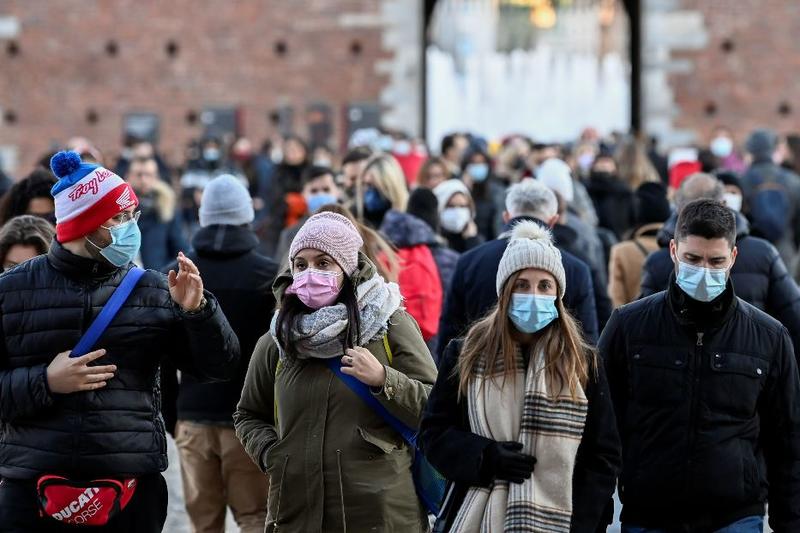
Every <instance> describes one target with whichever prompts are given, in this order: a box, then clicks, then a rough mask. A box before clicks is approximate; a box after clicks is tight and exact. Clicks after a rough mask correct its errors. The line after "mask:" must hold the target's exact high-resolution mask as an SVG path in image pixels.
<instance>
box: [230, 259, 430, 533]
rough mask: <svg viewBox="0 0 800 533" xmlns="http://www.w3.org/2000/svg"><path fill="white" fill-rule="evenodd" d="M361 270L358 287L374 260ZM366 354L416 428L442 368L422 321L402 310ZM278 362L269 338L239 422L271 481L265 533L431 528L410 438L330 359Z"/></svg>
mask: <svg viewBox="0 0 800 533" xmlns="http://www.w3.org/2000/svg"><path fill="white" fill-rule="evenodd" d="M360 266H361V269H360V271H359V272H358V273H357V274H356V278H355V279H354V281H356V283H358V280H360V279H365V278H366V277H368V276H371V275H372V272H374V266H373V265H372V264H371V263H369V261H361V262H360ZM282 278H283V279H282ZM287 284H288V283H287V280H286V274H284V275H283V276H281V277H279V278H278V280H277V281H276V293H277V295H278V296H282V293H283V290H284V289H285V287H286V285H287ZM279 301H280V300H279ZM385 341H386V342H388V346H389V350H390V351H391V363H390V361H389V359H390V355H389V353H388V352H387V349H386V346H385ZM366 348H367V349H368V350H369V351H370V352H372V354H373V355H374V356H375V357H376V358H377V359H378V360H379V361H380V362H381V363H383V364H384V365H385V367H386V383H385V385H384V389H383V392H382V393H381V394H380V395H378V398H379V400H380V401H381V403H382V404H383V405H384V406H386V408H387V409H388V410H389V411H390V412H391V413H392V414H394V415H395V416H397V417H398V418H399V419H400V420H402V421H403V422H404V423H406V424H408V425H409V426H411V427H413V428H418V427H419V422H420V419H421V417H422V410H423V408H424V407H425V403H426V402H427V398H428V393H429V392H430V390H431V387H432V385H433V383H434V381H435V380H436V367H435V365H434V363H433V359H432V358H431V355H430V352H429V351H428V348H427V346H426V345H425V341H424V340H423V339H422V335H421V333H420V330H419V327H418V326H417V323H416V322H415V321H414V319H413V318H412V317H411V315H409V314H408V313H406V312H405V311H403V310H398V311H396V312H395V313H394V314H393V315H392V316H391V318H390V320H389V330H388V334H387V336H386V338H385V339H384V338H381V339H377V340H376V341H374V342H371V343H369V344H367V346H366ZM278 359H279V357H278V347H277V345H276V344H275V342H274V340H273V339H272V337H271V336H270V335H269V334H267V335H265V336H263V337H262V338H261V339H260V340H259V342H258V344H257V345H256V348H255V351H254V353H253V357H252V359H251V361H250V367H249V369H248V371H247V377H246V379H245V384H244V389H243V390H242V397H241V400H240V401H239V405H238V408H237V411H236V414H235V415H234V421H235V425H236V434H237V436H238V437H239V439H240V440H241V441H242V444H243V445H244V447H245V449H246V450H247V453H248V454H249V455H250V457H251V458H252V459H253V461H254V462H255V463H256V464H257V465H258V466H259V468H261V470H263V471H264V472H266V473H267V474H268V475H269V477H270V491H269V503H268V506H267V511H268V514H267V531H291V532H295V531H297V532H323V531H324V532H326V533H327V532H335V531H345V530H346V531H349V532H350V533H361V532H372V531H374V532H393V531H396V532H414V531H417V532H419V531H427V530H428V519H427V515H426V512H425V510H424V509H423V507H422V506H421V505H420V503H419V500H418V498H417V496H416V492H415V489H414V482H413V480H412V477H411V462H412V459H413V453H412V450H411V449H410V448H409V447H408V445H407V444H406V443H405V442H404V441H403V439H402V437H401V436H400V435H399V434H397V433H396V432H395V431H394V430H393V429H392V428H391V427H389V426H388V425H387V424H386V423H385V422H384V421H383V419H382V418H381V417H380V416H378V415H377V414H375V412H374V411H373V410H372V409H370V408H369V407H367V405H366V404H364V403H363V401H362V400H361V399H360V398H359V397H358V396H356V395H355V394H354V393H353V392H352V391H351V390H350V389H348V388H347V386H346V385H344V383H342V382H341V380H340V379H339V378H337V377H336V376H335V375H334V374H333V373H332V372H331V371H330V369H328V367H327V365H326V363H325V361H324V360H299V361H296V362H294V363H291V364H287V365H283V364H281V365H280V366H278ZM276 414H277V420H276Z"/></svg>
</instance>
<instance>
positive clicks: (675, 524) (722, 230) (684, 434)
mask: <svg viewBox="0 0 800 533" xmlns="http://www.w3.org/2000/svg"><path fill="white" fill-rule="evenodd" d="M669 249H670V255H671V257H672V261H673V264H674V272H673V274H672V277H671V280H670V283H669V286H668V288H667V290H666V291H662V292H659V293H656V294H654V295H652V296H649V297H647V298H644V299H642V300H639V301H637V302H634V303H632V304H629V305H626V306H623V307H621V308H619V309H617V310H616V311H614V313H613V314H612V316H611V319H610V320H609V322H608V325H607V326H606V329H605V330H604V331H603V334H602V336H601V337H600V343H599V351H600V354H601V356H602V358H603V360H604V363H605V365H606V371H607V375H608V381H609V385H610V388H611V396H612V399H613V401H614V407H615V411H616V415H617V423H618V424H619V432H620V435H621V437H622V442H623V443H624V444H623V455H624V457H625V463H624V465H623V470H622V474H621V477H620V495H621V500H622V503H623V508H622V531H623V532H624V533H661V532H671V531H708V532H718V533H761V531H762V530H763V526H764V524H763V522H764V513H765V506H766V503H767V502H769V522H770V526H771V527H772V529H773V530H774V531H800V402H798V398H800V377H798V371H797V364H796V362H795V352H794V349H793V347H792V341H791V339H790V337H789V334H788V332H787V330H786V328H784V327H783V326H782V325H781V324H780V323H779V322H778V321H777V320H775V319H773V318H772V317H770V316H768V315H767V314H766V313H764V312H762V311H759V310H758V309H756V308H755V307H753V306H752V305H750V304H748V303H747V302H745V301H744V300H742V299H740V298H738V297H737V296H736V293H735V292H734V286H733V283H732V282H731V280H730V271H731V267H732V266H733V265H734V263H735V262H736V256H737V253H738V250H737V248H736V217H735V214H734V212H733V211H732V210H731V209H729V208H728V207H726V206H725V205H724V204H723V203H721V202H718V201H715V200H709V199H701V200H695V201H693V202H690V203H688V204H686V205H685V206H684V207H683V209H682V210H681V212H680V214H679V215H678V219H677V222H676V225H675V235H674V238H673V239H672V241H671V242H670V247H669Z"/></svg>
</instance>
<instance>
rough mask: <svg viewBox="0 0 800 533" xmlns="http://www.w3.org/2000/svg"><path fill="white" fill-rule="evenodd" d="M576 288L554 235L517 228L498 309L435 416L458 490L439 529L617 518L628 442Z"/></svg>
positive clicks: (436, 399)
mask: <svg viewBox="0 0 800 533" xmlns="http://www.w3.org/2000/svg"><path fill="white" fill-rule="evenodd" d="M565 283H566V282H565V275H564V267H563V266H562V264H561V254H560V253H559V251H558V249H557V248H556V247H555V246H554V245H553V242H552V238H551V236H550V233H549V232H548V231H547V230H546V229H543V228H541V227H540V226H539V225H538V224H536V223H533V222H521V223H519V224H517V225H516V226H515V227H514V230H513V233H512V237H511V241H510V242H509V244H508V248H506V251H505V253H504V254H503V258H502V260H501V261H500V265H499V267H498V269H497V294H498V304H497V306H496V307H495V308H494V309H493V310H492V311H490V312H489V314H488V315H487V316H486V317H484V318H483V319H481V320H480V321H478V322H476V323H475V324H474V325H473V326H472V327H471V329H470V330H469V332H468V333H467V335H466V337H465V338H464V339H459V340H454V341H453V342H451V343H450V345H449V346H448V347H447V349H446V350H445V353H444V357H443V360H442V362H441V365H440V368H439V378H438V380H437V382H436V384H435V385H434V388H433V391H431V394H430V396H429V399H428V405H427V407H426V410H425V415H424V417H423V421H422V426H421V434H420V438H421V443H422V448H423V450H424V452H425V455H426V457H427V458H428V460H429V461H430V462H431V463H432V464H433V465H434V466H436V467H437V468H438V469H439V471H440V472H441V473H442V474H443V475H444V476H445V477H446V478H447V479H449V480H451V482H452V484H451V489H450V492H449V495H448V499H447V501H446V504H445V510H444V512H443V513H442V514H440V517H439V522H438V523H437V531H452V532H470V533H471V532H487V533H488V532H492V533H494V532H500V531H505V532H511V531H515V532H516V531H533V532H540V531H541V532H547V533H557V532H561V531H563V532H570V531H572V532H594V531H595V530H596V529H597V527H598V526H599V525H602V524H605V523H607V522H604V520H610V516H609V515H606V512H607V510H608V511H610V507H608V503H609V501H610V498H611V495H612V494H613V492H614V487H615V484H616V477H617V473H618V471H619V467H620V463H621V457H620V442H619V435H618V433H617V427H616V421H615V418H614V411H613V407H612V405H611V400H610V397H609V394H608V383H607V381H606V378H605V375H604V373H603V366H602V365H601V364H598V362H597V359H596V355H595V353H594V351H593V349H592V348H591V347H590V346H588V345H587V344H586V342H585V341H584V339H583V336H582V334H581V331H580V327H579V326H578V324H577V323H576V321H575V319H573V318H572V316H570V314H569V313H568V311H567V310H566V308H565V307H564V304H563V302H562V298H563V296H564V290H565Z"/></svg>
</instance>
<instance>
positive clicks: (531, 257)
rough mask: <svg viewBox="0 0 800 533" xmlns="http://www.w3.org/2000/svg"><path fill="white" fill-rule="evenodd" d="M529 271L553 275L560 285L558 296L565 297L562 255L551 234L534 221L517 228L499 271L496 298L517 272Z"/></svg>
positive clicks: (513, 231)
mask: <svg viewBox="0 0 800 533" xmlns="http://www.w3.org/2000/svg"><path fill="white" fill-rule="evenodd" d="M526 268H539V269H542V270H545V271H547V272H550V273H551V274H552V275H553V277H555V278H556V282H558V296H559V298H563V297H564V291H565V290H566V288H567V278H566V274H564V265H563V264H562V263H561V252H560V251H559V250H558V248H556V247H555V245H554V244H553V237H552V235H551V234H550V230H548V229H546V228H544V227H542V226H541V225H540V224H538V223H536V222H533V221H531V220H525V221H522V222H520V223H518V224H516V225H514V229H513V230H512V231H511V240H510V241H509V242H508V246H507V247H506V251H505V252H503V258H502V259H500V264H499V265H498V267H497V295H498V296H500V293H501V292H502V291H503V285H505V283H506V281H507V280H508V278H510V277H511V275H512V274H514V272H519V271H520V270H525V269H526Z"/></svg>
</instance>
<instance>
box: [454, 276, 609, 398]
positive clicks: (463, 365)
mask: <svg viewBox="0 0 800 533" xmlns="http://www.w3.org/2000/svg"><path fill="white" fill-rule="evenodd" d="M518 277H519V272H517V273H515V274H513V275H512V276H510V277H509V279H508V280H507V281H506V284H505V285H504V286H503V291H502V293H501V294H500V298H499V300H498V303H497V305H496V306H495V307H494V308H492V309H491V310H490V311H489V312H488V313H487V314H486V316H484V317H483V318H482V319H480V320H479V321H478V322H476V323H475V324H474V325H473V326H472V327H471V328H470V329H469V331H468V332H467V335H466V337H465V339H464V345H463V348H462V350H461V357H460V358H459V364H458V367H457V370H456V371H457V372H458V376H459V382H458V392H459V396H463V397H466V395H467V390H468V387H469V382H470V380H471V379H472V378H473V377H474V376H476V375H477V374H478V368H479V367H483V368H485V369H486V371H485V372H486V374H487V375H488V374H491V373H492V372H493V370H492V369H495V368H502V369H503V374H502V377H503V382H504V383H505V379H506V378H508V377H509V376H510V377H511V378H512V379H513V378H514V376H515V372H516V370H517V359H516V356H517V345H518V343H517V341H516V340H514V331H515V329H514V328H515V326H514V324H513V323H512V322H511V319H509V318H508V308H509V305H510V302H511V294H512V293H513V292H514V282H515V281H516V280H517V278H518ZM556 308H557V309H558V318H557V319H555V320H554V321H553V322H552V323H550V325H549V326H547V327H546V328H545V329H544V331H543V332H542V333H541V335H540V336H539V337H538V338H537V340H536V343H535V344H534V346H533V350H532V351H531V353H532V357H534V356H535V355H536V354H538V353H539V352H540V351H541V352H543V353H544V359H545V366H544V372H546V374H547V380H548V382H549V383H550V384H551V388H550V391H551V393H552V395H553V397H554V398H555V396H556V395H558V394H559V392H560V391H561V389H563V388H564V386H566V387H567V388H569V391H570V395H571V396H572V398H573V399H575V398H576V397H577V393H578V386H579V385H580V386H581V387H583V388H585V387H586V384H587V382H588V381H589V377H590V375H592V374H594V373H596V372H597V355H596V353H595V350H594V348H592V347H591V346H590V345H589V344H588V343H587V342H586V341H585V340H584V338H583V333H582V332H581V327H580V325H579V324H578V322H577V321H576V320H575V319H574V318H572V315H570V314H569V311H567V309H566V308H565V307H564V303H563V302H562V300H561V298H560V297H559V298H556Z"/></svg>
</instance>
